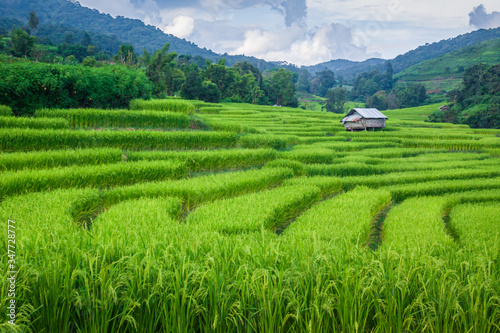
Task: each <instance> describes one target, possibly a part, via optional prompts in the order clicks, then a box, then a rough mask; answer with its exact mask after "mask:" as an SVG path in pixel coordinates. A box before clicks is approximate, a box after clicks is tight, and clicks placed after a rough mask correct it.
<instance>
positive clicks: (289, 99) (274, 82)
mask: <svg viewBox="0 0 500 333" xmlns="http://www.w3.org/2000/svg"><path fill="white" fill-rule="evenodd" d="M266 82H267V85H266V93H267V95H268V97H269V100H270V101H271V102H273V103H275V105H284V106H291V107H297V106H298V101H297V98H296V97H295V84H294V83H293V74H292V72H290V71H287V70H285V69H283V68H280V69H279V70H277V71H275V72H274V73H273V74H272V75H271V77H270V78H269V79H268V80H267V81H266Z"/></svg>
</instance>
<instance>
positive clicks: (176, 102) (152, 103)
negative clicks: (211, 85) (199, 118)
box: [129, 99, 195, 114]
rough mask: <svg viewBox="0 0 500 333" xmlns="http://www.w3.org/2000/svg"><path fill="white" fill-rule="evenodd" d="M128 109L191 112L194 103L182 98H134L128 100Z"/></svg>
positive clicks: (192, 111)
mask: <svg viewBox="0 0 500 333" xmlns="http://www.w3.org/2000/svg"><path fill="white" fill-rule="evenodd" d="M129 108H130V110H151V111H170V112H179V113H186V114H193V113H194V110H195V105H194V104H193V103H192V102H191V101H186V100H183V99H151V100H142V99H134V100H131V101H130V107H129Z"/></svg>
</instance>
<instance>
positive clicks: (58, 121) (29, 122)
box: [0, 117, 69, 129]
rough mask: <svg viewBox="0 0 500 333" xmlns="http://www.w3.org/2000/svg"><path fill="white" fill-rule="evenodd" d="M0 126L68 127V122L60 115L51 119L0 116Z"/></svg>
mask: <svg viewBox="0 0 500 333" xmlns="http://www.w3.org/2000/svg"><path fill="white" fill-rule="evenodd" d="M0 128H33V129H44V128H47V129H65V128H69V122H68V121H67V120H66V119H64V118H62V117H54V118H52V119H35V118H26V117H0Z"/></svg>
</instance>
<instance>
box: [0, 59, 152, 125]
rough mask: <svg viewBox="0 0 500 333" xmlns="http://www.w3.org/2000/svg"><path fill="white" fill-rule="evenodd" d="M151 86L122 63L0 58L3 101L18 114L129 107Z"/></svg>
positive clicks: (1, 99) (0, 93) (145, 96)
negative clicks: (75, 63) (97, 64)
mask: <svg viewBox="0 0 500 333" xmlns="http://www.w3.org/2000/svg"><path fill="white" fill-rule="evenodd" d="M150 89H151V88H150V84H149V82H148V81H147V79H146V77H145V76H144V75H143V74H142V73H141V72H137V71H131V70H128V69H126V68H124V67H120V66H112V67H103V68H88V67H83V66H64V65H49V64H43V63H21V62H19V63H5V62H0V103H1V104H5V105H9V106H10V107H11V108H12V109H13V110H14V112H15V113H16V114H26V115H28V114H32V113H33V112H34V110H36V109H41V108H68V107H94V108H97V107H99V108H112V107H126V106H128V103H129V102H130V100H132V99H134V98H148V97H149V95H150V91H151V90H150Z"/></svg>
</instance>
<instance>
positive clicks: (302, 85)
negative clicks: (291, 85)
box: [295, 69, 311, 91]
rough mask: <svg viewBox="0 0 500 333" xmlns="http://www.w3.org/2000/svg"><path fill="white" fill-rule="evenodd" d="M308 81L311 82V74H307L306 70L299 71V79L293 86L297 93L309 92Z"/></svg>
mask: <svg viewBox="0 0 500 333" xmlns="http://www.w3.org/2000/svg"><path fill="white" fill-rule="evenodd" d="M310 81H311V73H309V71H308V70H307V69H300V70H299V78H298V80H297V84H296V85H295V86H296V87H297V90H299V91H309V86H310Z"/></svg>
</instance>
